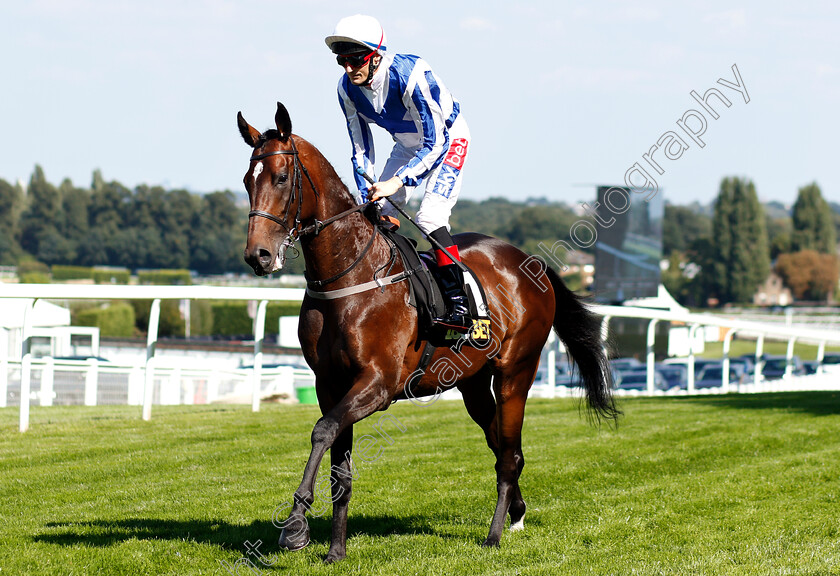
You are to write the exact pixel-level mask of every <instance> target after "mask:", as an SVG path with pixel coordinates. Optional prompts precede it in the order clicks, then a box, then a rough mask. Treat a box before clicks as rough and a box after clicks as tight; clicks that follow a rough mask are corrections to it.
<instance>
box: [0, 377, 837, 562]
mask: <svg viewBox="0 0 840 576" xmlns="http://www.w3.org/2000/svg"><path fill="white" fill-rule="evenodd" d="M621 405H622V408H623V409H624V411H625V416H624V417H623V418H622V421H621V424H620V426H619V428H618V430H617V431H615V430H608V429H606V428H602V429H600V430H599V429H597V428H594V427H592V426H589V425H588V424H587V422H586V419H585V418H583V417H582V416H581V415H580V413H579V410H578V403H577V402H576V401H574V400H554V401H551V400H531V401H529V403H528V408H527V413H526V419H525V430H524V438H523V442H524V451H525V458H526V466H525V471H524V473H523V476H522V480H521V486H522V491H523V494H524V496H525V499H526V502H527V503H528V512H527V514H526V517H525V526H526V528H525V531H524V532H516V533H510V532H507V531H506V532H505V535H504V536H503V538H502V546H501V548H500V549H491V550H486V549H482V548H480V547H479V543H480V542H481V541H482V540H483V539H484V537H485V536H486V534H487V529H488V527H489V522H490V517H491V515H492V513H493V509H494V506H495V500H496V495H495V475H494V472H493V459H492V457H491V454H490V452H489V450H488V449H487V447H486V446H485V444H484V439H483V435H482V433H481V431H480V430H479V429H478V427H477V426H475V425H474V424H473V423H472V421H471V420H470V419H469V418H468V416H467V415H466V412H465V410H464V407H463V405H461V404H460V403H455V402H438V403H436V404H434V405H433V406H430V407H416V406H413V405H411V404H402V403H401V404H400V405H396V406H392V407H391V409H390V410H389V411H388V413H389V414H390V413H392V414H394V415H395V416H396V417H397V418H398V419H399V421H400V422H401V423H402V424H404V425H405V426H406V427H407V429H406V431H405V432H401V431H399V430H398V429H397V428H396V427H394V426H390V425H389V426H387V431H388V433H389V434H390V436H391V438H392V440H393V444H390V445H389V444H387V443H386V442H385V441H383V440H382V438H381V437H380V436H378V435H377V434H376V432H375V430H374V429H373V423H374V422H373V421H372V420H370V421H364V422H362V423H360V424H358V425H357V427H356V437H357V438H358V437H359V436H361V435H363V434H372V435H374V437H376V438H379V444H378V447H379V448H381V454H380V456H379V458H378V460H376V461H372V462H365V461H362V460H361V459H357V461H356V466H357V476H358V478H357V480H356V481H355V483H354V487H353V489H354V493H353V500H352V502H351V508H350V521H349V533H350V538H349V539H348V557H347V559H346V560H345V561H344V562H341V563H339V564H336V565H332V566H325V565H323V564H322V563H321V558H322V556H323V555H325V554H326V551H327V548H328V546H329V543H328V541H329V519H330V512H327V514H326V515H324V516H323V517H314V518H311V519H310V525H311V526H312V538H313V543H312V544H311V545H310V546H309V547H308V548H306V549H304V550H303V551H300V552H295V553H279V554H277V555H276V556H271V554H272V553H274V552H276V550H277V537H278V536H279V530H278V529H277V528H275V527H274V526H273V525H272V524H271V515H272V511H273V510H274V509H275V508H276V507H277V506H278V505H280V504H281V503H283V502H284V501H286V500H288V499H289V498H290V497H291V494H292V492H293V491H294V489H295V488H296V487H297V484H298V482H299V480H300V475H301V472H302V470H303V464H304V462H305V460H306V457H307V455H308V449H309V434H310V430H311V426H312V424H313V423H314V422H315V420H316V419H317V417H318V412H317V409H316V408H312V407H303V406H263V407H262V410H261V412H259V413H257V414H253V413H251V412H250V411H249V409H248V407H239V406H224V407H216V406H204V407H202V406H193V407H155V411H154V415H153V420H152V421H151V422H143V421H141V420H140V419H139V412H140V411H139V408H129V407H96V408H84V407H71V408H62V407H53V408H33V410H32V422H31V430H30V431H29V432H27V433H26V434H18V433H17V432H16V426H17V411H16V410H15V409H11V408H10V409H3V410H0V446H2V449H1V450H0V522H2V526H3V529H2V539H0V575H3V574H74V575H75V574H79V575H81V574H178V575H185V574H228V573H233V572H235V570H236V569H235V568H232V570H233V572H230V571H229V570H228V569H226V568H224V567H223V564H222V562H224V563H227V564H228V565H229V566H233V565H234V564H235V562H236V561H237V560H238V559H241V558H242V557H243V556H244V555H245V550H246V548H245V546H246V542H250V543H251V544H255V543H256V542H257V541H258V540H260V541H262V545H261V547H260V551H262V552H264V553H265V554H267V555H269V556H268V558H270V559H271V560H274V561H275V563H274V566H273V567H271V568H266V567H264V566H261V567H260V572H261V573H263V574H286V573H290V574H315V575H318V574H342V575H344V574H351V575H380V574H381V575H385V574H399V575H412V574H418V575H426V574H446V575H450V574H469V575H478V574H482V575H515V574H520V575H525V574H528V575H543V574H545V575H549V574H551V575H555V574H679V575H683V574H726V575H729V574H750V575H752V574H840V520H838V514H837V510H838V508H837V505H838V495H840V481H838V476H839V475H840V442H838V439H840V394H838V393H794V394H764V395H726V396H704V397H693V398H651V399H643V398H638V399H625V400H623V401H622V402H621ZM374 418H376V416H374ZM369 453H370V452H369ZM238 573H239V574H252V573H259V572H250V571H248V570H247V568H246V567H243V566H240V567H239V572H238Z"/></svg>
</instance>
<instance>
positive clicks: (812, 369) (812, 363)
mask: <svg viewBox="0 0 840 576" xmlns="http://www.w3.org/2000/svg"><path fill="white" fill-rule="evenodd" d="M819 365H820V363H819V362H817V361H816V360H807V361H805V362H803V363H802V369H803V370H804V371H805V374H816V373H817V367H818V366H819Z"/></svg>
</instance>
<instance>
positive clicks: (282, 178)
mask: <svg viewBox="0 0 840 576" xmlns="http://www.w3.org/2000/svg"><path fill="white" fill-rule="evenodd" d="M288 179H289V175H288V174H278V175H277V185H278V186H280V185H281V184H283V183H284V182H286V180H288Z"/></svg>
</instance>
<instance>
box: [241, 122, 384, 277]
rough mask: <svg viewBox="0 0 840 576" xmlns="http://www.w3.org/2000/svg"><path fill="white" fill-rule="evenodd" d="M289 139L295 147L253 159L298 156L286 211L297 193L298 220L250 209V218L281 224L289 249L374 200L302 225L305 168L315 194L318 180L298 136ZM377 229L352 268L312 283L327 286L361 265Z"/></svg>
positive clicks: (316, 193) (284, 241)
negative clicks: (289, 221) (300, 151)
mask: <svg viewBox="0 0 840 576" xmlns="http://www.w3.org/2000/svg"><path fill="white" fill-rule="evenodd" d="M289 142H290V143H291V145H292V148H291V150H276V151H274V152H266V153H265V154H257V155H255V156H251V162H254V161H255V160H262V159H263V158H268V157H270V156H279V155H281V154H286V155H289V156H293V157H294V171H293V172H292V193H291V194H289V199H288V201H287V202H286V207H285V208H284V209H283V213H284V214H285V215H286V218H288V212H289V208H290V207H291V205H292V202H294V201H295V197H296V196H297V197H299V201H298V205H297V211H296V213H295V221H294V224H293V225H292V227H291V228H290V227H289V226H288V224H286V220H285V218H280V217H279V216H275V215H274V214H272V213H271V212H266V211H264V210H251V211H250V212H248V219H249V220H250V219H251V218H253V217H255V216H258V217H260V218H266V219H268V220H271V221H272V222H275V223H277V224H279V225H280V226H281V227H282V228H283V230H284V231H285V232H286V237H285V238H284V239H283V243H282V245H283V246H285V247H286V249H287V250H288V249H289V248H294V249H295V250H297V249H296V248H295V243H296V242H297V240H298V239H299V238H303V237H304V236H309V235H312V236H317V235H318V234H320V233H321V230H323V229H324V228H326V227H327V226H329V225H330V224H332V223H333V222H335V221H336V220H340V219H342V218H344V217H345V216H348V215H350V214H353V213H355V212H360V211H362V210H364V209H365V208H367V207H368V206H369V205H370V204H371V202H370V201H368V202H365V203H364V204H359V205H357V206H354V207H353V208H350V209H349V210H345V211H344V212H341V213H340V214H336V215H335V216H332V217H330V218H327V219H326V220H323V221H322V220H318V219H315V222H314V223H312V224H310V225H309V226H306V227H303V228H302V227H301V220H300V214H301V210H302V209H303V190H302V188H303V184H302V183H301V177H300V174H301V172H302V173H303V175H304V176H306V179H307V180H308V181H309V185H310V186H311V187H312V191H313V192H314V193H315V196H318V189H317V188H315V183H314V182H313V181H312V177H311V176H310V175H309V171H308V170H307V169H306V166H304V165H303V163H302V162H301V161H300V154H298V149H297V146H295V139H294V138H293V137H292V136H291V135H289ZM373 230H374V233H373V234H371V237H370V241H369V242H368V243H367V246H365V248H364V249H363V250H362V252H361V253H360V254H359V257H358V258H356V260H355V261H354V262H353V263H352V264H351V265H350V267H349V268H347V269H346V270H344V271H343V272H340V273H338V274H336V275H335V276H332V277H331V278H327V279H326V280H311V281H309V284H311V285H313V286H324V285H326V284H329V283H330V282H335V281H336V280H338V279H339V278H341V277H342V276H344V275H345V274H347V273H348V272H350V271H351V270H352V269H353V268H355V267H356V265H358V264H359V262H361V261H362V258H364V256H365V254H367V252H368V250H370V247H371V246H372V245H373V240H374V238H376V233H377V232H378V228H377V227H376V226H374V227H373Z"/></svg>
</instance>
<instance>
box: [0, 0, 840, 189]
mask: <svg viewBox="0 0 840 576" xmlns="http://www.w3.org/2000/svg"><path fill="white" fill-rule="evenodd" d="M410 6H412V4H407V3H391V2H389V3H385V2H364V3H360V2H347V1H341V2H338V1H326V0H325V1H314V2H302V1H297V2H286V1H276V0H275V1H269V0H262V1H243V2H232V1H226V0H193V1H186V2H182V1H174V0H163V1H159V0H150V1H143V2H140V1H127V0H111V1H94V0H34V1H31V2H14V3H13V2H3V3H2V5H0V21H2V22H3V24H4V26H3V28H4V33H3V34H2V36H0V71H1V72H2V78H3V84H2V90H0V104H2V108H1V109H2V113H0V134H2V137H1V138H0V178H3V179H6V180H8V181H15V180H18V179H23V180H24V181H27V180H28V178H29V176H30V174H31V173H32V169H33V167H34V165H35V164H36V163H37V164H40V165H41V166H42V167H43V168H44V170H45V172H46V174H47V178H48V179H49V180H50V181H52V182H55V183H58V182H60V181H61V180H62V179H63V178H65V177H69V178H71V179H72V180H73V181H74V182H75V183H77V184H80V185H88V184H89V183H90V180H91V174H92V172H93V170H94V169H97V168H98V169H101V170H102V172H103V175H104V177H105V178H106V179H108V180H111V179H113V180H118V181H120V182H122V183H123V184H125V185H127V186H130V187H133V186H135V185H137V184H140V183H147V184H152V185H155V184H160V185H164V186H166V187H170V188H172V187H185V188H188V189H190V190H193V191H197V192H206V191H212V190H221V189H231V190H236V191H239V190H241V189H242V184H241V181H242V176H243V174H244V173H245V171H246V169H247V157H248V154H249V150H248V149H247V148H246V146H245V145H244V143H243V142H242V141H241V140H240V138H239V135H238V133H237V130H236V121H235V118H236V112H237V111H239V110H241V111H242V112H243V114H244V115H245V118H246V119H247V120H248V121H249V122H250V123H251V124H253V125H255V126H256V127H258V128H267V127H269V126H270V125H271V122H272V118H273V114H274V110H275V106H276V104H275V103H276V101H278V100H280V101H282V102H283V103H284V104H285V105H286V106H287V108H288V109H289V111H290V113H291V116H292V121H293V124H294V130H295V132H296V133H298V134H300V135H301V136H303V137H304V138H306V139H308V140H310V141H311V142H313V143H314V144H315V145H316V146H318V147H319V148H320V149H321V151H322V152H323V153H324V154H325V155H326V157H327V158H328V159H329V160H330V161H331V162H332V163H333V165H334V166H336V167H337V169H338V170H339V174H341V175H342V176H343V177H344V179H345V182H347V183H351V182H352V178H351V177H350V168H349V140H348V137H347V134H346V129H345V127H344V123H343V118H342V115H341V112H340V110H339V107H338V103H337V98H336V95H335V85H336V82H337V79H338V77H339V75H340V74H341V70H340V68H339V67H338V66H337V65H336V64H335V60H334V58H333V57H332V56H331V55H330V53H329V52H328V50H327V48H326V47H325V45H324V42H323V38H324V36H326V35H328V34H329V33H330V32H331V31H332V29H333V26H334V25H335V23H336V22H337V21H338V20H339V19H340V18H341V17H343V16H346V15H350V14H355V13H359V12H362V13H368V14H371V15H374V16H376V17H378V18H379V19H380V21H381V22H382V23H383V25H384V26H385V29H386V33H387V34H388V39H389V48H390V49H391V51H395V52H404V53H413V54H418V55H420V56H422V57H423V58H425V59H426V60H427V61H428V62H429V63H430V64H431V66H432V68H433V69H434V70H435V71H436V72H437V74H438V75H439V76H440V77H441V78H442V79H443V80H444V82H445V84H446V85H447V86H448V87H449V89H450V90H451V91H452V92H453V93H454V94H455V95H456V96H457V97H458V99H459V100H460V101H461V106H462V111H463V112H464V114H465V117H466V119H467V120H468V122H469V125H470V129H471V132H472V136H473V142H472V144H471V150H470V154H471V157H470V158H469V159H468V164H467V167H466V170H468V172H465V181H464V189H463V191H462V197H463V198H469V199H476V200H477V199H481V198H486V197H490V196H504V197H508V198H510V199H513V200H523V199H525V198H527V197H529V196H545V197H548V198H550V199H552V200H560V201H567V202H570V203H573V202H577V201H579V200H590V199H591V198H592V196H593V195H594V189H593V188H592V187H591V186H589V185H591V184H595V183H608V184H612V183H621V182H622V181H623V179H624V175H625V172H626V171H627V170H628V169H629V168H631V167H632V166H633V164H634V163H636V162H640V163H643V164H642V165H643V166H646V167H647V168H648V170H651V168H650V167H649V166H648V165H646V164H644V160H643V158H642V155H643V154H645V153H647V152H649V150H650V148H651V147H652V146H654V145H655V144H656V142H657V140H658V139H660V137H661V136H662V135H663V134H665V133H666V132H668V131H674V132H676V133H677V134H680V131H679V128H678V127H677V124H676V122H677V120H678V119H680V118H681V117H682V116H683V114H684V113H685V112H686V111H688V110H690V109H699V108H700V106H699V105H698V104H697V102H695V101H694V100H693V99H692V98H691V96H690V92H691V91H692V90H695V91H697V92H698V93H700V94H704V93H705V92H706V90H708V89H709V88H712V87H716V88H718V89H720V90H721V93H723V94H725V95H726V96H727V97H729V99H730V101H731V106H730V107H729V108H726V107H724V106H722V105H718V106H715V107H716V108H717V109H718V112H719V114H720V118H718V119H717V120H713V119H708V126H707V127H706V132H705V134H704V135H703V136H702V137H701V139H702V140H703V141H704V143H705V146H704V147H702V148H701V147H700V146H698V145H697V144H696V143H694V142H692V141H691V140H690V139H687V137H686V136H685V134H684V133H682V137H683V138H684V139H685V141H686V143H687V144H689V148H688V149H686V150H685V151H684V152H683V154H682V156H681V157H680V158H679V159H677V160H668V159H662V157H661V156H659V158H660V159H661V162H660V165H661V168H662V169H663V170H664V172H665V173H664V174H662V175H656V177H657V183H658V185H659V186H660V188H661V189H662V190H663V191H664V192H663V193H664V195H665V198H666V199H668V200H670V201H672V202H675V203H679V204H684V203H688V202H692V201H695V200H697V201H700V202H702V203H708V202H710V201H711V200H712V199H713V198H714V196H715V194H716V193H717V188H718V184H719V182H720V180H721V178H722V177H724V176H729V175H739V176H744V177H748V178H751V179H752V180H753V181H754V182H755V184H756V187H757V189H758V192H759V196H760V197H761V198H762V200H778V201H781V202H784V203H786V204H790V203H792V202H793V201H794V199H795V197H796V191H797V189H798V187H800V186H802V185H804V184H807V183H809V182H812V181H814V180H816V181H817V182H818V183H819V184H820V186H821V187H822V190H823V195H824V196H825V197H826V198H827V199H828V200H830V201H834V202H840V176H838V174H837V171H836V170H834V169H833V168H832V167H833V166H836V165H837V164H838V160H837V153H836V151H835V149H836V144H835V142H836V134H837V131H838V128H840V110H838V104H837V103H838V102H840V40H838V36H840V35H838V32H837V30H838V29H840V7H838V6H840V5H839V4H838V3H836V2H808V1H803V2H795V3H794V2H748V3H743V2H740V3H739V2H731V1H729V2H723V1H708V2H685V3H683V2H681V3H675V2H664V1H655V2H604V1H600V2H599V1H595V2H580V3H569V2H555V1H545V2H519V3H517V2H496V1H489V2H439V1H435V0H431V1H425V2H422V3H414V4H413V6H417V7H418V8H417V9H411V8H410ZM733 64H734V65H737V68H738V70H739V72H740V74H741V77H742V80H743V83H744V85H745V86H746V90H747V92H748V94H749V97H750V101H749V103H746V102H745V101H744V98H743V97H742V96H741V95H740V94H738V93H737V92H735V91H732V90H731V89H728V88H725V87H722V86H721V85H719V84H717V83H716V81H717V80H718V79H719V78H723V79H725V80H729V81H734V80H735V78H734V75H733V72H732V69H731V68H732V66H733ZM713 105H714V104H713ZM377 142H378V143H379V154H380V157H382V156H384V155H386V154H387V151H388V149H389V146H388V142H389V141H388V139H387V137H382V135H381V134H380V137H379V138H378V139H377ZM658 154H660V155H661V154H662V152H661V151H659V152H658ZM654 157H656V153H654Z"/></svg>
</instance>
